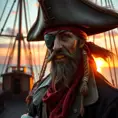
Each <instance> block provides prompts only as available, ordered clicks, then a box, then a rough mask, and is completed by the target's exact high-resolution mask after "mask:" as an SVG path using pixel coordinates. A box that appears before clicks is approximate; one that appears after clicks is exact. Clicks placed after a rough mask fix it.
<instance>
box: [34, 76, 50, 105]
mask: <svg viewBox="0 0 118 118" xmlns="http://www.w3.org/2000/svg"><path fill="white" fill-rule="evenodd" d="M50 83H51V76H50V75H48V76H46V77H45V78H44V79H43V80H42V81H40V83H39V84H38V86H37V89H36V91H35V93H34V94H33V103H34V104H35V105H38V104H40V103H41V101H42V97H43V96H44V95H45V93H46V91H47V89H48V87H49V85H50Z"/></svg>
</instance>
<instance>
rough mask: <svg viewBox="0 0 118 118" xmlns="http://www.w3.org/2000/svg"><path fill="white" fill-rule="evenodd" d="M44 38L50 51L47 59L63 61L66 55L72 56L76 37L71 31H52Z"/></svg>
mask: <svg viewBox="0 0 118 118" xmlns="http://www.w3.org/2000/svg"><path fill="white" fill-rule="evenodd" d="M44 38H45V42H46V45H47V48H48V49H49V52H50V57H49V61H50V60H52V59H54V61H65V60H66V59H67V57H69V56H70V58H71V57H73V54H74V53H75V50H76V46H77V41H78V40H77V38H78V37H77V36H76V35H74V34H73V33H72V32H69V31H64V30H61V31H54V32H50V33H48V34H46V35H45V36H44ZM54 53H56V54H54ZM63 53H65V54H63Z"/></svg>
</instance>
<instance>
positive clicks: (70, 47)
mask: <svg viewBox="0 0 118 118" xmlns="http://www.w3.org/2000/svg"><path fill="white" fill-rule="evenodd" d="M76 46H77V40H74V41H70V42H68V43H65V46H64V47H65V48H66V49H67V50H68V51H69V52H70V53H73V52H75V50H76Z"/></svg>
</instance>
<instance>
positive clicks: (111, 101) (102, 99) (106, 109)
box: [29, 73, 118, 118]
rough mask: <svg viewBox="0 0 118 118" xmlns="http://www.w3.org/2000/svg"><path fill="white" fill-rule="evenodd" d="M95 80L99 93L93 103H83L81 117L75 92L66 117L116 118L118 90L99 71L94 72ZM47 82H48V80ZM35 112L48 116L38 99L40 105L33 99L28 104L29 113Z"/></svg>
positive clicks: (40, 116)
mask: <svg viewBox="0 0 118 118" xmlns="http://www.w3.org/2000/svg"><path fill="white" fill-rule="evenodd" d="M95 80H96V85H97V90H98V95H99V98H98V99H97V101H94V103H92V104H90V105H87V106H86V105H85V107H84V108H85V113H84V117H81V115H80V112H79V108H80V107H79V104H80V103H79V102H80V99H79V95H78V94H77V96H76V99H75V102H74V103H73V105H72V108H71V109H70V111H69V116H68V118H118V90H117V89H116V88H114V87H112V86H111V85H110V83H109V82H108V81H107V80H106V79H105V78H104V77H103V76H102V75H101V74H99V73H95ZM44 83H46V81H44ZM47 84H49V81H48V82H47ZM43 87H44V86H43ZM39 88H40V87H39ZM47 88H48V87H47ZM39 101H40V100H39ZM39 101H38V102H39ZM36 114H37V115H38V116H39V118H48V117H47V116H48V113H47V111H46V105H45V104H44V103H42V101H40V105H36V104H35V101H34V103H31V104H30V107H29V115H31V116H33V117H34V116H35V115H36Z"/></svg>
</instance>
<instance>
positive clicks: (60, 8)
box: [21, 0, 118, 118]
mask: <svg viewBox="0 0 118 118" xmlns="http://www.w3.org/2000/svg"><path fill="white" fill-rule="evenodd" d="M39 4H40V6H39V11H38V16H37V20H36V22H35V23H34V25H33V27H32V28H31V30H30V31H29V34H28V41H40V40H44V41H45V44H46V46H47V49H48V58H47V62H51V69H50V74H49V75H48V76H47V77H46V78H43V79H42V80H41V81H39V82H38V83H37V84H35V86H34V89H33V90H32V94H31V96H32V100H31V101H30V103H29V107H28V113H27V114H26V115H22V116H21V118H34V117H36V116H37V117H38V118H118V112H117V111H118V90H117V89H116V88H114V87H113V86H111V85H110V83H109V82H108V81H107V80H106V79H105V78H104V77H103V76H102V75H101V74H100V73H98V72H97V71H96V66H95V62H94V59H93V57H92V55H94V56H96V57H101V58H103V59H106V58H109V57H111V56H112V54H113V53H112V52H110V51H109V50H106V49H104V48H102V47H99V46H97V45H95V44H94V43H92V42H87V36H90V35H94V34H98V33H102V32H105V31H108V30H111V29H113V28H116V27H118V14H117V13H115V12H114V11H111V10H108V9H106V8H103V7H100V6H97V5H95V4H93V3H91V2H89V1H88V0H39ZM27 99H28V98H27Z"/></svg>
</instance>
